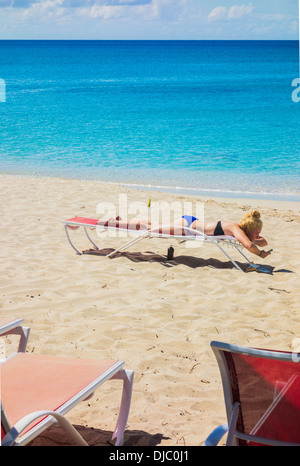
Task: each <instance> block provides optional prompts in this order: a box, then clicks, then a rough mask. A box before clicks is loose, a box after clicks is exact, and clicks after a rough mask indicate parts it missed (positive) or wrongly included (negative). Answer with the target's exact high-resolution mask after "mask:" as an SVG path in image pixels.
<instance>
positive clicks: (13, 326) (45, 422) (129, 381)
mask: <svg viewBox="0 0 300 466" xmlns="http://www.w3.org/2000/svg"><path fill="white" fill-rule="evenodd" d="M22 324H23V320H22V319H15V320H11V321H6V322H2V323H1V322H0V336H4V335H8V334H12V333H15V334H18V335H20V344H19V348H18V351H17V352H15V353H14V354H12V355H10V356H9V357H7V358H6V359H4V360H0V374H1V368H2V366H3V365H5V364H7V363H9V360H11V358H18V357H20V355H21V354H23V353H25V350H26V345H27V340H28V336H29V331H30V328H28V327H24V326H23V325H22ZM21 357H23V358H26V357H32V355H30V354H29V355H27V354H23V355H22V356H21ZM124 364H125V363H124V361H121V360H120V361H116V362H115V363H114V364H113V365H111V366H110V367H109V368H108V369H107V370H106V371H105V372H102V373H101V375H99V377H97V378H95V379H94V380H93V381H92V382H90V383H89V384H88V385H87V386H85V387H84V388H83V389H82V390H81V391H79V392H77V393H76V394H75V395H74V396H73V397H71V398H70V399H69V400H67V401H66V402H65V403H63V404H62V405H61V406H60V407H58V408H57V409H56V410H55V411H49V410H44V409H42V410H39V411H36V412H33V413H30V414H28V415H27V416H24V417H23V418H22V419H20V420H19V421H18V422H16V423H15V425H14V426H11V425H10V422H9V418H8V416H7V414H6V412H5V407H4V406H3V403H2V399H1V418H0V421H1V428H2V429H3V431H4V434H5V435H4V436H3V438H2V439H1V446H23V445H27V444H28V443H29V442H31V441H32V440H33V439H35V438H36V437H37V436H38V435H40V434H41V433H42V432H44V430H46V429H47V428H48V427H50V426H51V425H52V424H54V423H55V422H57V423H58V424H60V425H61V427H63V428H64V429H65V430H66V431H67V432H68V433H69V435H70V436H71V438H72V439H73V441H74V442H75V443H76V444H78V445H82V446H88V444H87V443H86V441H85V440H84V439H83V438H82V436H81V435H80V434H79V433H78V432H77V430H76V429H75V428H74V427H73V425H72V424H71V423H70V422H69V421H68V420H67V419H66V418H65V414H66V413H68V412H69V411H70V410H71V409H72V408H73V407H74V406H76V405H77V404H78V403H79V402H81V401H84V400H86V399H88V398H90V397H91V396H92V395H93V394H94V392H95V390H96V389H97V388H98V387H100V385H102V384H103V383H104V382H106V381H108V380H113V379H116V380H121V381H122V383H123V388H122V397H121V403H120V408H119V415H118V419H117V423H116V427H115V430H114V432H113V435H112V439H111V440H112V441H113V442H114V445H116V446H119V445H122V444H123V441H124V431H125V428H126V424H127V420H128V416H129V411H130V406H131V397H132V389H133V379H134V371H132V370H128V369H126V370H125V369H124ZM28 377H30V374H28ZM0 394H1V392H0ZM38 419H40V421H38ZM35 420H36V421H37V424H36V425H34V426H33V427H31V428H30V429H29V430H28V431H27V432H25V433H24V434H23V435H22V432H23V431H24V430H25V429H26V428H27V427H28V426H29V425H30V424H31V423H32V422H33V421H35Z"/></svg>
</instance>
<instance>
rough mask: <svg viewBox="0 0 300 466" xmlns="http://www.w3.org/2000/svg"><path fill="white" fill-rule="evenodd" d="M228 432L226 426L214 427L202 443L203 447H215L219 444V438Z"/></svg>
mask: <svg viewBox="0 0 300 466" xmlns="http://www.w3.org/2000/svg"><path fill="white" fill-rule="evenodd" d="M227 432H228V425H227V424H222V425H221V426H218V427H216V428H215V429H214V430H213V431H212V432H211V433H210V434H209V436H208V437H207V439H206V440H205V442H204V443H203V446H204V447H215V446H217V445H218V443H219V442H220V440H221V438H222V437H223V436H224V435H225V434H226V433H227Z"/></svg>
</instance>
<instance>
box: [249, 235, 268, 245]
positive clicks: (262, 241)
mask: <svg viewBox="0 0 300 466" xmlns="http://www.w3.org/2000/svg"><path fill="white" fill-rule="evenodd" d="M253 243H254V244H256V245H257V246H261V247H263V246H268V241H267V240H266V239H265V238H263V237H262V236H260V237H259V238H256V239H255V240H254V241H253Z"/></svg>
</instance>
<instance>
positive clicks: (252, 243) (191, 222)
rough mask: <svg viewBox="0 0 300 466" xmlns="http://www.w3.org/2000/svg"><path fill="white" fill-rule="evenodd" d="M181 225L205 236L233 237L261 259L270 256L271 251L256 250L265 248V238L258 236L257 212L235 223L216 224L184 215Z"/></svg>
mask: <svg viewBox="0 0 300 466" xmlns="http://www.w3.org/2000/svg"><path fill="white" fill-rule="evenodd" d="M181 222H182V225H183V226H185V227H189V228H192V229H195V230H199V231H201V232H203V233H204V234H205V235H207V236H223V235H228V236H233V237H234V238H236V239H237V240H238V241H239V242H240V243H241V244H242V245H243V246H244V247H245V248H246V249H247V250H248V251H250V252H251V253H252V254H255V255H256V256H259V257H262V258H263V259H264V258H265V257H267V256H269V255H270V254H271V251H264V250H260V249H258V247H257V246H260V247H263V246H267V244H268V243H267V241H266V240H265V238H263V237H262V236H260V233H261V230H262V226H263V223H262V220H261V218H260V213H259V211H258V210H252V212H250V213H247V214H245V215H244V217H243V218H242V219H241V220H240V222H239V223H237V222H229V221H226V220H219V221H218V222H200V221H199V220H198V219H197V218H195V217H190V216H187V215H184V216H183V217H182V219H181Z"/></svg>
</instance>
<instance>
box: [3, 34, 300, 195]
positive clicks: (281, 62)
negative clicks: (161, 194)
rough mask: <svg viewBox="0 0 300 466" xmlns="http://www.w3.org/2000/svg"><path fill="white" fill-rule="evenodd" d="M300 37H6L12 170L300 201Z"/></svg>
mask: <svg viewBox="0 0 300 466" xmlns="http://www.w3.org/2000/svg"><path fill="white" fill-rule="evenodd" d="M298 46H299V44H298V42H297V41H0V78H1V79H3V80H4V81H5V85H6V87H5V91H6V92H5V96H6V98H5V102H0V141H1V142H0V172H1V173H7V174H18V175H19V174H22V175H34V176H55V177H71V178H80V179H92V180H101V181H110V182H116V183H124V184H128V185H131V186H134V187H140V186H142V187H144V188H151V189H159V190H171V191H175V190H176V191H181V192H187V193H191V194H197V193H203V194H205V195H212V196H216V195H220V196H223V195H224V196H227V195H228V194H230V195H232V196H239V197H243V195H244V196H246V197H270V198H275V199H276V198H280V199H287V200H288V199H291V200H299V199H300V194H299V193H300V183H299V182H300V170H299V168H300V163H299V161H300V129H299V126H300V125H299V122H300V103H295V102H294V101H293V100H292V91H293V88H292V86H291V84H292V81H293V79H295V78H297V77H299V49H298Z"/></svg>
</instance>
